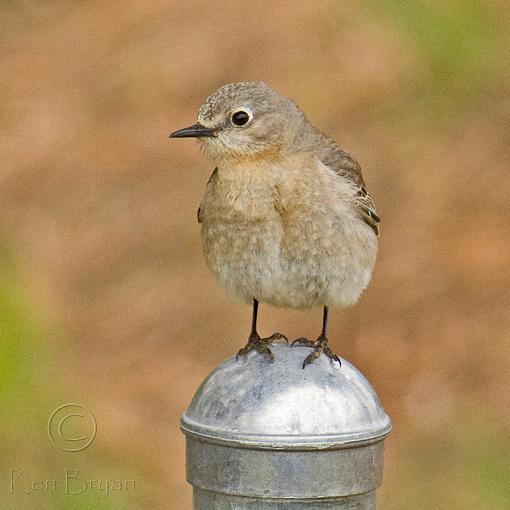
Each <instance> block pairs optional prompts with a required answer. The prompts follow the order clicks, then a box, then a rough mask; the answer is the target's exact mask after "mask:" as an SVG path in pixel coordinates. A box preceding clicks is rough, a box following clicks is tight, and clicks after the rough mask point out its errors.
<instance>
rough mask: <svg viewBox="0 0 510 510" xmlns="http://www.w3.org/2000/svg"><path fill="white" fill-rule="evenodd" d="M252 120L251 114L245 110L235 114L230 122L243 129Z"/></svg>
mask: <svg viewBox="0 0 510 510" xmlns="http://www.w3.org/2000/svg"><path fill="white" fill-rule="evenodd" d="M251 118H252V115H251V113H250V112H247V111H245V110H237V112H234V113H233V114H232V116H231V117H230V121H231V122H232V124H234V126H237V127H242V126H246V124H248V122H250V120H251Z"/></svg>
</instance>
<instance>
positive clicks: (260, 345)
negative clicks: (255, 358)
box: [236, 299, 288, 363]
mask: <svg viewBox="0 0 510 510" xmlns="http://www.w3.org/2000/svg"><path fill="white" fill-rule="evenodd" d="M258 310H259V302H258V301H257V300H256V299H254V300H253V314H252V318H251V333H250V336H249V337H248V343H247V344H246V345H245V346H244V347H243V348H242V349H241V350H240V351H239V352H238V353H237V356H236V359H239V356H245V355H246V354H248V353H249V352H250V351H253V350H255V351H257V352H259V353H260V354H264V355H265V356H267V357H268V358H269V361H270V363H272V362H273V361H274V356H273V353H272V352H271V349H269V347H268V345H270V344H271V343H273V342H276V341H277V340H285V341H286V342H288V340H287V337H286V336H285V335H282V334H281V333H273V334H272V335H271V336H268V337H267V338H261V337H260V335H259V334H258V333H257V313H258Z"/></svg>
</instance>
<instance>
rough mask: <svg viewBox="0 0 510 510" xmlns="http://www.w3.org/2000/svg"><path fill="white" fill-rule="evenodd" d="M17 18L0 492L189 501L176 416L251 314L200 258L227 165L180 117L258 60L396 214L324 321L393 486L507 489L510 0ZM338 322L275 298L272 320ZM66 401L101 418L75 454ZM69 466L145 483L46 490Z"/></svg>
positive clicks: (137, 502)
mask: <svg viewBox="0 0 510 510" xmlns="http://www.w3.org/2000/svg"><path fill="white" fill-rule="evenodd" d="M0 19H1V22H2V30H1V31H0V43H1V44H0V52H1V59H0V101H1V124H0V136H1V140H0V150H1V157H0V161H1V163H0V164H1V167H0V438H1V439H0V459H1V460H0V507H1V508H2V509H8V510H11V509H13V510H17V509H24V510H29V509H37V510H39V509H41V510H46V509H59V510H67V509H90V508H94V509H98V510H117V509H123V510H124V509H130V510H131V509H133V510H145V509H148V508H150V509H154V510H160V509H173V508H182V509H191V489H190V487H189V486H188V485H187V483H186V482H185V480H184V439H183V436H182V434H181V433H180V431H179V417H180V414H181V413H182V412H183V411H184V409H185V408H186V406H187V405H188V403H189V401H190V399H191V397H192V395H193V393H194V391H195V389H196V388H197V386H198V385H199V383H200V382H201V381H202V379H203V378H204V377H205V376H206V374H207V373H208V372H209V371H210V370H211V369H212V368H214V367H215V366H217V365H218V364H219V363H220V362H221V361H222V360H224V359H225V358H227V357H229V356H230V355H232V354H233V353H234V352H236V351H237V350H238V349H239V348H240V347H241V346H242V345H244V343H245V341H246V338H247V334H248V329H249V322H250V314H251V311H250V308H249V307H247V306H245V305H242V304H238V303H235V302H233V301H232V300H231V299H230V298H229V297H228V296H226V295H225V294H224V293H223V291H222V290H221V289H220V288H219V287H218V286H217V285H216V283H215V282H214V280H213V277H212V276H211V275H210V274H209V272H208V270H207V268H206V266H205V262H204V259H203V256H202V251H201V245H200V237H199V225H198V224H197V221H196V210H197V206H198V204H199V202H200V198H201V195H202V192H203V189H204V186H205V183H206V181H207V179H208V177H209V175H210V173H211V171H212V166H211V164H210V163H209V162H208V161H207V160H205V159H204V157H203V156H202V155H201V153H200V151H199V147H198V145H197V144H196V143H195V142H193V141H190V140H183V141H179V140H169V139H168V134H169V133H170V132H171V131H173V130H175V129H178V128H181V127H184V126H188V125H190V124H192V123H193V122H194V121H195V118H196V112H197V110H198V108H199V106H200V104H201V103H202V101H203V100H204V98H205V97H206V96H208V95H209V94H210V93H211V92H213V91H214V90H215V89H217V88H218V87H219V86H220V85H222V84H224V83H229V82H234V81H240V80H264V81H267V82H268V83H269V84H270V85H271V86H272V87H274V88H275V89H276V90H278V91H280V92H281V93H283V94H285V95H288V96H290V97H291V98H293V99H294V100H295V101H296V102H297V103H298V104H299V105H300V106H301V107H302V108H303V110H304V111H305V112H306V113H307V115H308V117H309V118H310V120H311V121H312V122H313V123H314V124H315V125H316V126H318V127H319V128H320V129H321V130H323V131H324V132H326V133H327V134H329V135H331V136H332V137H334V138H335V139H336V140H337V141H338V142H339V143H340V145H341V146H342V147H344V148H346V149H347V150H349V151H350V152H352V153H353V154H354V155H355V156H356V157H357V159H358V160H359V161H360V162H361V164H362V167H363V169H364V176H365V180H366V182H367V185H368V189H369V190H370V193H371V194H372V195H373V197H374V199H375V201H376V204H377V209H378V212H379V213H380V215H381V217H382V235H381V238H380V242H381V245H380V246H381V247H380V254H379V261H378V265H377V267H376V271H375V273H374V276H373V279H372V283H371V285H370V287H369V288H368V290H367V291H366V292H365V294H364V296H363V297H362V299H361V301H360V302H359V304H358V305H357V306H355V307H353V308H351V309H348V310H343V311H335V312H334V313H333V317H332V324H331V343H332V345H333V347H334V350H336V351H337V352H339V353H340V354H341V355H342V356H344V357H345V358H347V359H349V360H350V361H351V362H352V363H354V364H355V365H356V366H357V367H359V368H360V369H361V370H362V371H363V372H364V373H365V374H366V375H367V377H368V378H369V380H370V381H371V383H372V384H373V386H374V387H375V389H376V390H377V392H378V394H379V396H380V398H381V400H382V403H383V405H384V407H385V409H386V411H387V412H388V413H389V414H390V415H391V416H392V418H393V421H394V431H393V433H392V434H391V436H390V438H389V440H388V441H387V453H386V467H385V483H384V486H383V488H382V489H381V490H380V491H379V500H380V508H381V509H383V510H384V509H386V510H408V509H409V508H413V509H414V510H437V509H443V508H444V509H448V510H461V509H462V510H465V509H467V508H473V509H477V510H499V509H502V510H503V509H505V510H506V509H508V508H510V435H509V432H510V334H509V331H510V314H509V312H508V309H509V305H510V295H509V284H510V264H509V255H510V236H509V235H508V222H509V220H510V199H509V191H510V94H509V93H510V67H509V65H508V61H509V59H508V57H509V54H510V53H509V51H510V28H509V27H510V25H509V23H510V7H509V4H508V2H506V1H504V0H499V1H498V0H492V1H482V0H447V1H437V0H419V1H416V2H404V1H401V0H378V1H377V0H362V1H359V2H341V1H320V2H316V1H311V0H310V1H302V2H295V3H291V4H289V3H288V2H270V1H252V2H247V1H233V0H232V1H218V2H199V1H186V2H174V1H168V0H167V1H163V0H150V1H147V2H137V1H134V0H124V1H122V2H120V1H117V0H111V1H109V2H99V1H92V0H91V1H87V2H79V1H69V0H68V1H65V2H64V1H60V0H57V1H53V2H48V1H42V0H39V1H38V0H31V1H21V0H4V1H3V2H1V4H0ZM320 320H321V312H320V310H315V311H309V312H294V311H289V310H278V309H272V308H270V307H267V306H262V307H261V310H260V331H261V333H263V334H270V333H272V332H273V331H275V330H279V331H283V332H284V333H285V334H287V335H288V336H289V337H290V338H292V337H298V336H302V335H307V336H311V337H315V336H316V335H317V333H318V329H319V326H320ZM68 402H77V403H80V404H82V405H84V406H85V407H86V408H87V409H90V410H91V411H92V412H93V413H94V416H95V418H96V420H97V423H98V433H97V438H96V440H95V442H94V443H93V444H92V445H91V446H90V447H89V448H87V449H86V450H84V451H82V452H79V453H68V452H65V451H61V450H59V449H58V448H56V447H55V445H53V444H51V442H50V440H49V438H48V433H47V422H48V417H49V416H50V414H51V413H52V411H53V410H54V409H56V408H57V407H59V406H60V405H62V404H65V403H68ZM65 469H75V470H79V473H80V475H79V477H80V479H82V480H89V481H90V480H96V481H97V480H103V481H106V480H117V481H119V480H121V481H122V480H124V481H125V480H134V481H136V490H116V491H111V492H110V493H109V494H108V495H106V494H105V492H104V491H101V490H99V488H98V487H99V486H98V485H97V484H96V485H93V484H90V483H89V485H88V489H87V490H84V491H83V492H82V493H81V494H78V495H70V494H65V491H64V490H63V488H62V487H61V486H59V487H58V490H39V489H40V487H41V485H40V484H39V485H36V488H37V489H38V490H35V489H34V486H33V484H32V482H34V481H44V480H57V481H58V484H60V483H61V480H62V479H63V477H64V470H65ZM20 472H22V473H23V474H22V475H21V477H20V478H18V482H19V483H18V484H16V483H14V484H13V478H14V479H16V477H18V476H19V475H20ZM31 484H32V485H31ZM47 486H48V484H46V486H45V488H46V489H48V487H47ZM82 486H83V484H82V485H80V487H82ZM49 489H51V486H50V487H49Z"/></svg>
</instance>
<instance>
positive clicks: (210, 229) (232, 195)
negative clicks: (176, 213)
mask: <svg viewBox="0 0 510 510" xmlns="http://www.w3.org/2000/svg"><path fill="white" fill-rule="evenodd" d="M201 218H202V243H203V247H204V253H205V256H206V260H207V264H208V266H209V267H210V269H211V270H212V272H213V273H214V274H215V275H216V277H217V278H218V280H219V283H220V284H221V285H222V286H223V287H224V288H225V289H226V290H227V291H229V292H230V293H232V294H234V295H236V296H238V297H239V298H241V299H243V300H244V301H247V302H249V301H252V300H253V299H254V298H257V297H258V298H260V297H261V296H264V295H266V294H267V293H268V288H269V287H270V286H272V285H273V283H274V281H275V279H277V278H278V274H279V273H280V272H281V257H280V246H281V243H282V238H283V230H282V223H281V219H280V217H279V214H278V211H277V209H276V208H275V194H274V189H273V188H272V186H271V185H269V184H268V183H265V182H261V181H256V180H254V181H245V182H243V181H241V182H239V181H230V180H219V179H218V180H217V181H215V182H211V183H210V184H209V185H208V186H207V189H206V193H205V196H204V199H203V201H202V205H201Z"/></svg>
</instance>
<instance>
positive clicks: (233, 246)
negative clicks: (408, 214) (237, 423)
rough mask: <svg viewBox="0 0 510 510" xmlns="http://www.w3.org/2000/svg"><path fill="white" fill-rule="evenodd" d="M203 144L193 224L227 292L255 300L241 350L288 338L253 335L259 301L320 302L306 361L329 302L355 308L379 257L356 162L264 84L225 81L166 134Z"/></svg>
mask: <svg viewBox="0 0 510 510" xmlns="http://www.w3.org/2000/svg"><path fill="white" fill-rule="evenodd" d="M170 137H172V138H184V137H195V138H198V139H199V140H200V141H201V142H202V146H203V149H204V151H205V153H206V154H207V156H209V158H210V159H211V160H212V161H213V162H214V164H215V167H216V168H215V169H214V171H213V173H212V175H211V177H210V179H209V181H208V182H207V185H206V189H205V194H204V197H203V199H202V203H201V204H200V207H199V209H198V221H199V223H201V226H202V232H201V233H202V242H203V248H204V252H205V256H206V260H207V264H208V266H209V268H210V269H211V270H212V272H213V273H214V275H215V276H216V278H217V279H218V281H219V283H220V285H221V286H222V287H223V288H225V289H226V290H227V291H228V292H229V293H230V294H233V295H234V296H236V297H237V298H240V299H241V300H243V301H245V302H247V303H250V304H252V305H253V318H252V328H251V333H250V335H249V338H248V343H247V344H246V346H245V347H244V348H243V349H241V350H240V351H239V353H238V356H242V355H245V354H247V353H248V352H250V351H251V350H256V351H258V352H260V353H263V354H265V355H267V356H268V358H269V359H270V360H271V361H272V359H273V355H272V353H271V350H270V349H269V347H268V345H269V344H270V343H271V342H272V341H275V340H278V339H285V340H286V338H285V337H284V336H283V335H282V334H280V333H275V334H273V335H271V336H270V337H268V338H261V337H260V335H259V334H258V332H257V311H258V304H259V301H260V302H264V303H268V304H271V305H275V306H280V307H289V308H295V309H306V308H312V307H318V306H322V307H324V314H323V321H322V331H321V334H320V335H319V337H318V338H317V339H316V340H313V341H311V340H308V339H306V338H299V339H298V340H296V341H295V342H294V343H296V342H297V343H300V344H303V345H307V346H309V347H312V348H313V350H312V352H311V353H310V354H309V355H308V356H307V357H306V359H305V360H304V362H303V368H304V367H305V366H306V365H307V364H309V363H311V362H313V360H314V359H316V358H317V357H318V356H319V355H320V354H321V353H324V354H326V355H327V356H328V357H329V358H331V359H332V360H336V361H340V359H339V358H338V356H337V355H336V354H334V353H333V352H332V351H331V350H330V348H329V346H328V337H327V322H328V309H329V307H334V306H337V307H345V306H348V305H352V304H353V303H355V302H356V300H357V299H358V298H359V297H360V295H361V293H362V292H363V290H364V289H365V288H366V287H367V285H368V282H369V280H370V277H371V274H372V270H373V267H374V264H375V260H376V255H377V237H378V235H379V221H380V220H379V216H378V215H377V212H376V210H375V206H374V202H373V201H372V199H371V198H370V195H369V194H368V193H367V190H366V188H365V184H364V182H363V177H362V175H361V169H360V165H359V164H358V162H357V161H356V160H355V159H354V158H353V157H352V156H351V155H350V154H349V153H348V152H346V151H344V150H343V149H341V148H340V147H339V146H338V145H337V144H336V143H335V142H334V141H333V140H332V139H331V138H328V137H327V136H326V135H324V134H323V133H321V132H320V131H319V130H318V129H316V128H315V127H314V126H312V125H311V124H310V122H309V121H308V120H307V118H306V117H305V115H304V113H303V112H302V111H301V110H300V108H299V107H298V106H297V105H296V104H295V103H294V102H293V101H291V100H290V99H288V98H287V97H283V96H281V95H279V94H278V93H277V92H275V91H274V90H272V89H271V88H270V87H269V86H267V85H266V84H265V83H263V82H240V83H233V84H230V85H225V86H223V87H221V88H220V89H218V90H217V91H216V92H214V93H213V94H212V95H211V96H210V97H209V98H207V99H206V101H205V102H204V104H203V105H202V107H201V108H200V110H199V112H198V120H197V123H196V124H194V125H193V126H190V127H187V128H184V129H180V130H178V131H175V132H174V133H172V134H171V135H170Z"/></svg>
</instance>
